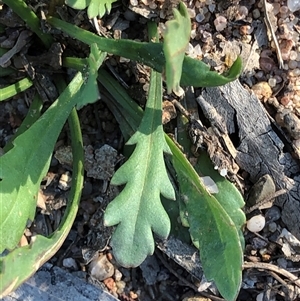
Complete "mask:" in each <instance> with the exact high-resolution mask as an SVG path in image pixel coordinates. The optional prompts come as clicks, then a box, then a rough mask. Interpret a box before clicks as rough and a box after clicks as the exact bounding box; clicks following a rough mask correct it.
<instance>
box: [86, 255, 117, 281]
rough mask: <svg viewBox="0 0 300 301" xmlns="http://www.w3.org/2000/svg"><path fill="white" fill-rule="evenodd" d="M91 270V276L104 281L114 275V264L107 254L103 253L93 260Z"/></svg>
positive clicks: (90, 265)
mask: <svg viewBox="0 0 300 301" xmlns="http://www.w3.org/2000/svg"><path fill="white" fill-rule="evenodd" d="M89 271H90V274H91V276H93V277H94V278H96V279H98V280H99V281H103V280H104V279H107V278H109V277H112V276H113V274H114V266H113V265H112V264H111V263H110V262H109V261H108V259H107V257H106V255H102V256H99V257H97V258H95V259H94V260H92V261H91V263H90V264H89Z"/></svg>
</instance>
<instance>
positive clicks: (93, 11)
mask: <svg viewBox="0 0 300 301" xmlns="http://www.w3.org/2000/svg"><path fill="white" fill-rule="evenodd" d="M116 1H117V0H66V1H65V2H66V4H67V5H68V6H70V7H72V8H74V9H85V8H86V7H87V14H88V17H89V19H92V18H95V17H97V16H99V18H102V17H103V16H104V15H105V13H106V12H107V13H109V12H110V10H111V5H112V3H114V2H116Z"/></svg>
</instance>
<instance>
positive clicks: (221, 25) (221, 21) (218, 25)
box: [214, 16, 227, 31]
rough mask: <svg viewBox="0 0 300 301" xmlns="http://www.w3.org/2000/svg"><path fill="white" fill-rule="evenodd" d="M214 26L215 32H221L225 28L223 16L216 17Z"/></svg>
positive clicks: (225, 23) (225, 21) (225, 20)
mask: <svg viewBox="0 0 300 301" xmlns="http://www.w3.org/2000/svg"><path fill="white" fill-rule="evenodd" d="M214 25H215V28H216V30H217V31H222V30H224V29H225V28H226V27H227V19H226V18H225V17H223V16H218V17H217V18H216V19H215V20H214Z"/></svg>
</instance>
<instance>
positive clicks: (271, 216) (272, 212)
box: [265, 206, 281, 222]
mask: <svg viewBox="0 0 300 301" xmlns="http://www.w3.org/2000/svg"><path fill="white" fill-rule="evenodd" d="M280 217H281V212H280V209H279V208H278V207H277V206H273V207H271V208H269V209H268V210H267V211H266V214H265V219H266V221H268V222H275V221H278V220H279V219H280Z"/></svg>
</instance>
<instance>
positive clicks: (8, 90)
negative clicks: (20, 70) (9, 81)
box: [0, 78, 32, 101]
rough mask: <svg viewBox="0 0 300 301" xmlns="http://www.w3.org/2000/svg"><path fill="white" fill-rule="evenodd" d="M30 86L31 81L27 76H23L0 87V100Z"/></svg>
mask: <svg viewBox="0 0 300 301" xmlns="http://www.w3.org/2000/svg"><path fill="white" fill-rule="evenodd" d="M31 86H32V81H31V80H30V79H28V78H23V79H21V80H20V81H18V82H17V83H15V84H13V85H10V86H8V87H5V88H2V89H0V101H3V100H6V99H8V98H10V97H12V96H14V95H16V94H18V93H20V92H23V91H25V90H26V89H28V88H30V87H31Z"/></svg>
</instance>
